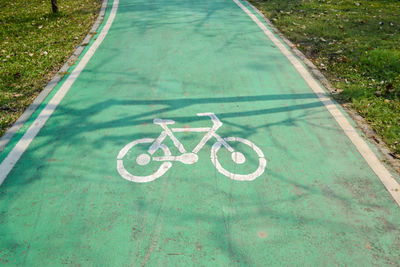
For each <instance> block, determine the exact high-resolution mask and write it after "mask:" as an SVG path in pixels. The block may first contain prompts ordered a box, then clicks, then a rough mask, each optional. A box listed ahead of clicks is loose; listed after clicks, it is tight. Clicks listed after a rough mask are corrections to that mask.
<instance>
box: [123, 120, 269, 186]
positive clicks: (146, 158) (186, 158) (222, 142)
mask: <svg viewBox="0 0 400 267" xmlns="http://www.w3.org/2000/svg"><path fill="white" fill-rule="evenodd" d="M197 116H208V117H210V118H211V120H212V122H213V126H212V127H211V128H210V127H205V128H171V129H170V128H168V126H167V125H169V124H174V123H175V121H173V120H163V119H154V121H153V123H154V124H157V125H159V126H160V127H161V128H162V129H163V131H162V132H161V134H160V136H159V137H158V138H157V139H153V138H143V139H137V140H135V141H132V142H130V143H129V144H127V145H126V146H124V147H123V148H122V149H121V151H120V152H119V154H118V157H117V169H118V172H119V174H120V175H121V176H122V177H123V178H124V179H126V180H128V181H132V182H136V183H146V182H151V181H154V180H155V179H157V178H159V177H161V176H163V175H164V174H165V173H166V172H167V171H168V170H169V168H171V167H172V163H171V162H172V161H180V162H182V163H184V164H194V163H196V162H197V161H198V156H197V152H199V151H200V149H202V148H203V146H204V145H205V144H206V143H207V142H208V140H210V139H211V138H212V137H215V138H216V139H217V142H216V143H215V144H214V145H213V146H212V148H211V162H212V163H213V164H214V166H215V168H216V169H217V170H218V171H219V172H220V173H222V174H223V175H225V176H227V177H229V178H231V179H233V180H237V181H252V180H254V179H256V178H257V177H259V176H260V175H261V174H262V173H263V172H264V170H265V167H266V165H267V161H266V160H265V158H264V154H263V153H262V151H261V149H260V148H258V147H257V146H256V145H255V144H253V143H252V142H250V141H249V140H246V139H243V138H240V137H226V138H221V137H220V136H219V135H218V134H216V131H217V130H218V128H220V127H221V126H222V122H221V121H220V120H219V119H218V118H217V116H216V115H215V114H214V113H198V114H197ZM174 132H175V133H176V132H199V133H203V132H205V133H206V134H205V135H204V137H203V138H202V139H201V141H200V142H199V144H198V145H197V146H196V147H195V148H194V149H193V151H192V152H189V153H187V152H186V150H185V148H184V147H183V145H182V144H181V143H180V142H179V141H178V139H177V138H176V137H175V136H174V134H173V133H174ZM167 136H169V137H170V138H171V140H172V141H173V143H174V145H175V146H176V148H177V149H178V150H179V152H180V153H182V154H181V155H179V156H172V155H171V152H170V150H169V148H168V147H167V146H166V145H165V144H163V143H162V142H163V141H164V139H165V138H166V137H167ZM234 141H236V142H241V143H243V144H245V145H247V146H249V147H250V148H251V149H253V150H254V151H255V152H256V153H257V155H258V168H257V169H256V170H255V171H254V172H253V173H250V174H246V175H243V174H235V173H231V172H229V171H227V170H226V169H224V168H223V167H222V166H221V164H220V162H219V161H218V157H217V152H218V150H219V149H220V148H221V146H224V147H225V148H226V149H227V150H228V151H229V152H230V153H232V154H231V156H232V160H233V162H234V163H236V164H243V163H244V162H245V161H246V158H245V156H244V155H243V153H241V152H238V151H235V150H234V149H233V148H232V147H231V146H230V145H229V144H228V143H227V142H234ZM143 143H150V144H151V145H150V147H149V149H148V151H147V153H143V154H140V155H139V156H138V157H137V158H136V163H137V164H139V165H141V166H144V165H147V164H149V163H150V162H151V160H153V161H158V162H163V163H162V164H161V166H160V167H159V168H158V170H157V171H156V172H155V173H153V174H151V175H147V176H137V175H133V174H131V173H129V172H128V171H127V170H126V169H125V167H124V163H123V158H124V157H125V155H126V154H127V153H128V151H129V150H131V149H133V148H134V147H135V146H136V145H137V144H143ZM158 149H161V150H162V152H163V153H164V156H161V157H151V156H152V155H153V154H154V153H155V152H156V151H157V150H158Z"/></svg>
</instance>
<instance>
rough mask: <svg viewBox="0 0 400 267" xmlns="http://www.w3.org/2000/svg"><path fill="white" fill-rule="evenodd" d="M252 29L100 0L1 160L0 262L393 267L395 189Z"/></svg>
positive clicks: (222, 4) (262, 33)
mask: <svg viewBox="0 0 400 267" xmlns="http://www.w3.org/2000/svg"><path fill="white" fill-rule="evenodd" d="M113 3H114V5H113ZM112 6H113V9H112V8H111V7H112ZM246 12H251V13H250V14H246ZM260 21H261V18H260V17H259V16H258V15H257V14H256V13H255V12H254V10H252V9H251V7H249V6H248V4H246V3H244V2H235V1H232V0H215V1H200V0H180V1H178V0H168V1H166V0H154V1H143V0H120V2H119V3H118V2H117V0H114V2H112V0H111V1H110V3H109V7H108V10H107V14H106V17H105V20H104V22H103V26H102V27H101V28H100V29H99V30H98V31H99V32H101V33H100V35H98V36H97V39H96V40H95V41H94V42H92V43H91V44H90V45H89V46H88V48H89V47H90V49H88V51H87V52H86V54H85V55H84V56H82V57H81V61H80V62H79V64H78V65H76V66H75V69H74V71H73V72H72V74H71V75H70V76H68V77H66V78H65V79H64V80H63V83H61V84H60V85H59V86H58V87H57V88H56V89H55V91H54V92H53V93H52V94H51V95H50V96H49V97H48V98H47V99H46V101H45V103H44V104H43V105H42V107H41V108H40V109H39V110H38V111H37V112H36V113H35V114H34V115H33V117H32V118H31V120H30V121H29V122H28V123H27V124H26V125H25V126H24V127H23V128H22V129H21V130H20V132H19V133H18V134H17V135H16V137H15V138H14V139H13V140H12V141H11V143H10V144H9V145H8V146H7V148H6V149H5V150H4V151H3V153H2V154H1V155H0V157H1V158H0V159H1V160H3V163H2V164H1V165H0V170H1V172H0V177H2V178H6V179H5V180H4V183H3V184H2V185H1V187H0V263H6V265H7V264H8V265H10V266H20V265H25V266H58V265H63V264H69V265H72V266H78V265H82V266H142V265H148V266H162V265H164V266H178V265H179V266H188V265H193V266H271V265H306V266H314V265H320V266H321V265H322V266H325V265H332V266H333V265H335V266H336V265H340V266H344V265H352V266H366V265H367V266H368V265H377V266H385V265H389V266H390V265H394V266H396V265H397V266H398V264H399V262H400V256H399V248H400V226H399V225H400V208H399V207H398V205H397V204H396V200H395V198H396V192H397V191H396V190H395V189H393V188H394V187H395V186H396V183H395V182H394V180H393V178H392V177H391V176H390V174H389V173H388V172H387V171H386V169H384V167H383V166H382V165H380V164H379V163H378V164H376V162H375V161H374V160H376V158H374V157H375V156H373V154H371V151H370V150H369V148H368V147H367V148H366V149H365V148H363V146H362V145H363V144H364V145H365V143H363V141H362V139H360V138H359V137H357V136H358V135H357V134H355V132H354V131H353V130H352V129H350V128H348V129H346V133H345V131H344V130H343V127H347V126H348V125H347V124H348V121H347V120H346V119H345V117H343V116H341V115H340V114H341V113H340V112H339V109H338V107H337V106H336V105H334V104H333V103H332V102H330V101H329V100H327V99H326V97H324V96H323V95H322V94H320V93H318V90H319V89H318V87H319V85H318V84H317V83H316V82H315V81H313V80H307V81H306V80H305V79H304V78H307V77H308V76H309V74H307V73H304V72H303V73H302V72H301V70H302V68H304V67H303V66H302V65H301V64H297V66H296V67H295V65H296V60H297V59H295V58H294V57H293V56H292V55H291V54H289V55H285V54H284V51H285V49H286V48H285V47H284V46H282V45H279V42H280V41H279V40H278V39H276V37H274V36H273V35H272V36H271V35H270V36H268V34H270V33H268V28H267V27H266V26H265V25H264V24H263V23H262V22H260ZM257 23H258V24H259V25H257ZM266 34H267V35H266ZM104 37H105V38H104ZM274 38H275V39H274ZM103 39H104V40H103ZM96 49H97V50H96ZM286 50H287V49H286ZM93 52H94V54H93ZM92 54H93V55H92ZM86 63H87V64H86ZM85 64H86V66H85ZM293 64H295V65H293ZM307 75H308V76H307ZM315 92H317V93H318V94H315ZM321 100H322V101H321ZM45 104H48V105H47V106H46V105H45ZM40 112H41V113H40ZM338 112H339V113H338ZM39 113H40V115H39ZM332 114H334V115H335V114H336V118H335V117H333V116H332ZM338 114H339V115H338ZM154 119H158V120H154ZM172 123H174V124H172ZM346 123H347V124H346ZM43 124H44V126H43V127H42V125H43ZM346 125H347V126H346ZM24 134H25V135H24ZM23 135H24V136H23ZM21 136H23V137H22V139H20V138H21ZM349 137H350V138H349ZM360 140H361V143H359V142H360ZM357 142H358V143H357ZM355 144H356V145H357V147H356V145H355ZM363 149H364V150H363ZM359 150H360V151H364V152H363V154H360V152H359ZM371 155H372V156H371ZM367 161H368V163H369V164H368V163H367ZM376 173H377V174H378V175H377V174H376ZM381 180H382V181H383V183H385V185H386V187H387V188H385V186H384V184H383V183H382V181H381ZM391 186H394V187H393V188H392V187H391Z"/></svg>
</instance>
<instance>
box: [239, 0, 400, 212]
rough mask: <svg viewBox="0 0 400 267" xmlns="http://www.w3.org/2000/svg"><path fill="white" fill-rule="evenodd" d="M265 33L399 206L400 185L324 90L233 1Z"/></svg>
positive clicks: (251, 14)
mask: <svg viewBox="0 0 400 267" xmlns="http://www.w3.org/2000/svg"><path fill="white" fill-rule="evenodd" d="M233 1H234V2H235V3H236V4H237V5H238V6H239V7H240V8H241V9H242V10H243V11H244V12H245V13H246V14H247V15H248V16H249V17H250V18H251V19H252V20H253V21H254V22H255V23H256V24H257V25H258V27H260V29H261V30H262V31H263V32H264V33H265V35H266V36H267V37H268V38H269V39H270V40H271V41H272V42H273V43H274V44H275V45H276V46H277V47H278V48H279V50H280V51H281V52H282V53H283V54H284V55H285V56H286V57H287V58H288V60H289V61H290V62H291V63H292V64H293V66H294V67H295V68H296V70H297V71H298V72H299V73H300V75H301V76H302V77H303V79H304V80H305V81H306V82H307V84H308V85H309V86H310V87H311V89H312V90H313V91H314V93H315V94H316V95H317V97H318V98H319V100H320V101H321V102H322V103H323V104H324V105H325V107H326V108H327V109H328V111H329V112H330V113H331V114H332V116H333V117H334V118H335V120H336V121H337V123H338V124H339V126H340V127H341V128H342V129H343V131H344V132H345V134H346V135H347V137H349V139H350V140H351V142H352V143H353V144H354V145H355V146H356V148H357V150H358V151H359V152H360V154H361V155H362V157H363V158H364V159H365V161H366V162H367V163H368V165H369V166H370V167H371V169H372V170H373V171H374V172H375V174H376V175H377V176H378V177H379V179H380V180H381V182H382V183H383V185H384V186H385V187H386V189H387V190H388V191H389V193H390V194H391V195H392V197H393V199H394V200H395V201H396V202H397V204H398V205H399V206H400V185H399V184H398V183H397V181H396V180H395V179H394V178H393V176H392V175H391V174H390V172H389V171H388V170H387V169H386V168H385V166H384V165H383V164H382V162H380V160H379V159H378V157H377V156H376V155H375V153H374V152H373V151H372V150H371V148H370V147H369V146H368V144H367V143H366V142H365V141H364V139H362V137H361V136H360V135H359V134H358V133H357V131H356V130H355V129H354V127H353V126H352V125H351V124H350V122H349V121H348V120H347V118H346V117H345V116H344V115H343V114H342V112H341V111H340V110H339V108H338V107H337V106H336V105H335V104H334V103H333V101H332V100H331V99H330V97H328V96H327V95H326V93H325V91H324V89H323V88H322V87H321V86H320V85H319V83H318V82H317V81H316V80H315V79H314V78H313V76H312V75H311V74H310V73H309V72H308V70H307V69H306V68H305V67H304V65H303V64H302V63H301V62H300V61H299V60H298V59H297V58H296V57H295V56H294V55H293V53H291V52H290V51H289V50H288V49H287V48H286V46H285V45H284V44H283V43H282V42H281V41H280V40H279V39H278V38H277V37H276V36H275V35H274V34H273V33H272V32H271V31H270V30H269V29H268V28H267V27H266V26H265V25H264V24H263V23H262V22H261V21H260V20H259V19H258V18H257V17H256V16H255V15H254V14H253V13H252V12H251V11H250V10H249V9H248V8H246V7H245V6H244V5H243V4H242V3H240V2H239V1H238V0H233Z"/></svg>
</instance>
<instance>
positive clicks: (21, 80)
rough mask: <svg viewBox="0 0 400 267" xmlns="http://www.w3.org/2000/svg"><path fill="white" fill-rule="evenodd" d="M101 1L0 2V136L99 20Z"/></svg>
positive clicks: (41, 0)
mask: <svg viewBox="0 0 400 267" xmlns="http://www.w3.org/2000/svg"><path fill="white" fill-rule="evenodd" d="M101 2H102V1H101V0H79V1H78V0H63V1H58V3H59V10H60V12H59V13H57V14H52V11H51V4H50V3H51V1H50V0H29V1H28V0H11V1H1V2H0V10H1V12H0V135H2V134H3V133H4V132H5V131H6V130H7V128H9V127H10V126H11V125H12V123H13V122H14V121H15V120H16V119H17V118H18V117H19V116H20V115H21V114H22V112H23V111H24V110H25V108H26V107H27V106H28V105H29V104H30V103H31V102H32V101H33V99H34V98H35V97H36V95H37V94H38V93H39V92H40V91H41V90H42V89H43V88H44V86H45V85H46V83H47V82H48V81H49V80H50V79H51V77H52V76H53V75H54V74H55V72H57V70H58V69H59V68H60V67H61V66H62V64H63V63H64V62H65V61H66V59H68V57H69V56H70V55H71V54H72V53H73V51H74V49H75V48H76V46H77V45H78V44H79V43H80V42H81V41H82V39H83V38H84V36H85V35H86V34H87V33H88V31H89V29H90V28H91V26H92V24H93V22H94V21H95V19H96V18H97V16H98V13H99V8H100V5H101Z"/></svg>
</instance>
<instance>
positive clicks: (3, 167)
mask: <svg viewBox="0 0 400 267" xmlns="http://www.w3.org/2000/svg"><path fill="white" fill-rule="evenodd" d="M118 4H119V0H114V3H113V6H112V9H111V12H110V16H109V17H108V19H107V22H106V24H105V25H104V27H103V29H102V30H101V32H100V34H99V35H98V37H97V39H96V40H95V41H94V43H93V44H92V46H91V47H90V48H89V50H88V51H87V52H86V54H85V55H84V56H83V58H82V59H81V61H80V62H79V63H78V65H77V66H76V68H75V69H74V70H73V71H72V73H71V75H70V76H69V77H68V78H67V80H66V81H65V82H64V84H63V85H62V86H61V88H60V89H59V90H58V92H57V93H56V94H55V95H54V96H53V98H52V99H51V100H50V102H49V103H48V104H47V105H46V107H45V108H44V109H43V110H42V112H40V114H39V116H38V117H37V118H36V119H35V121H34V122H33V123H32V125H31V126H30V127H29V129H28V130H27V131H26V133H25V134H24V135H23V136H22V138H21V139H20V140H19V141H18V143H17V144H16V145H15V147H14V148H13V149H12V150H11V152H10V153H9V154H8V155H7V157H6V158H5V159H4V160H3V162H2V163H1V164H0V185H1V184H2V183H3V182H4V180H5V179H6V177H7V175H8V174H9V173H10V171H11V170H12V168H13V167H14V165H15V164H16V163H17V162H18V160H19V159H20V158H21V156H22V154H23V153H24V152H25V150H26V149H27V148H28V146H29V145H30V143H31V142H32V140H33V139H34V138H35V136H36V135H37V134H38V133H39V131H40V129H41V128H42V127H43V125H44V124H45V123H46V121H47V120H48V119H49V118H50V116H51V115H52V114H53V112H54V110H55V109H56V108H57V106H58V105H59V104H60V102H61V100H62V99H63V98H64V96H65V95H66V94H67V93H68V91H69V89H70V88H71V86H72V84H73V83H74V82H75V80H76V79H77V78H78V77H79V75H80V74H81V72H82V70H83V69H84V68H85V66H86V64H87V63H88V62H89V60H90V59H91V57H92V56H93V54H94V53H95V51H96V50H97V48H98V47H99V46H100V44H101V43H102V42H103V40H104V38H105V37H106V35H107V33H108V31H109V30H110V27H111V25H112V23H113V21H114V18H115V15H116V13H117V9H118Z"/></svg>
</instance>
